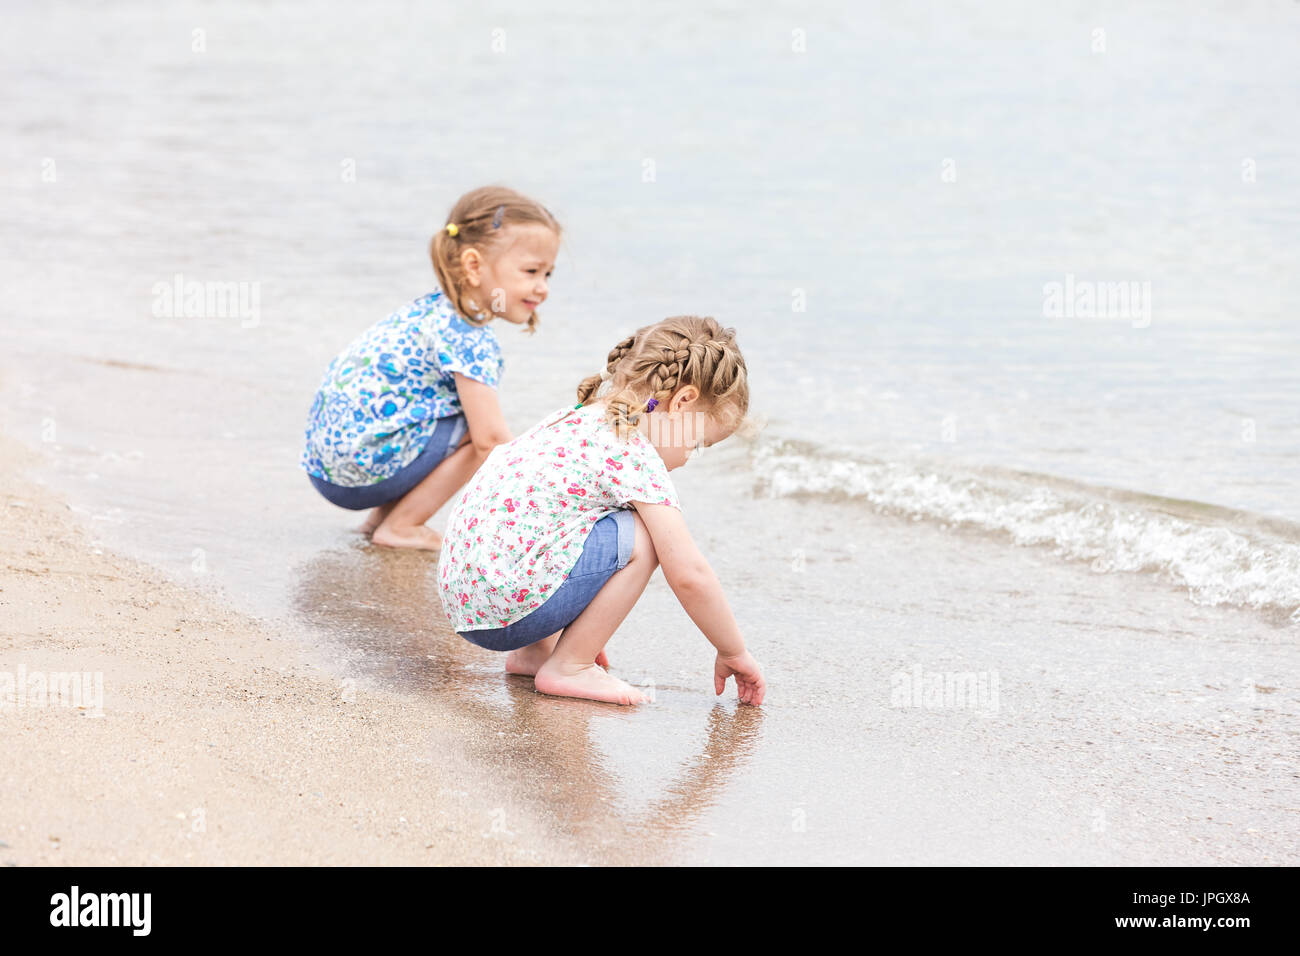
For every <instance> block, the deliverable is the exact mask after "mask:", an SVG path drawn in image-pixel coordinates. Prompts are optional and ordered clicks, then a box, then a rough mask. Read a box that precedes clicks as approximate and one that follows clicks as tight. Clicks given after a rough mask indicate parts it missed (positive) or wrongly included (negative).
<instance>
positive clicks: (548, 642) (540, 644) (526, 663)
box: [506, 631, 560, 677]
mask: <svg viewBox="0 0 1300 956" xmlns="http://www.w3.org/2000/svg"><path fill="white" fill-rule="evenodd" d="M559 639H560V632H559V631H556V632H555V633H554V634H552V635H551V636H550V637H544V638H542V639H541V640H540V641H536V642H534V643H532V644H529V645H528V646H527V647H521V648H519V649H518V650H515V651H511V652H510V653H509V654H507V655H506V673H507V674H523V675H525V676H526V677H532V676H534V675H535V674H536V673H537V671H538V669H539V668H540V667H541V666H542V665H543V664H545V663H546V659H547V658H548V657H550V656H551V652H552V651H554V650H555V644H556V642H557V641H558V640H559Z"/></svg>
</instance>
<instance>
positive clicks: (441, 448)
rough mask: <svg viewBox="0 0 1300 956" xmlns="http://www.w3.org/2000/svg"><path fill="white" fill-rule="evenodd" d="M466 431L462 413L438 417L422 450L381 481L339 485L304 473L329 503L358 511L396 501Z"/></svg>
mask: <svg viewBox="0 0 1300 956" xmlns="http://www.w3.org/2000/svg"><path fill="white" fill-rule="evenodd" d="M467 431H469V424H468V423H467V422H466V421H465V416H464V415H448V416H447V417H445V418H440V419H438V424H437V426H436V427H435V428H434V430H433V434H432V435H430V436H429V440H428V442H426V443H425V446H424V450H423V451H421V452H420V454H419V456H418V457H417V458H416V459H415V460H414V461H413V462H411V463H410V464H409V465H405V466H404V467H403V468H402V470H401V471H399V472H398V473H397V474H395V475H390V476H389V477H387V478H385V479H384V480H383V481H377V482H375V483H374V484H373V485H358V486H357V487H355V488H345V487H343V486H342V485H332V484H330V483H329V482H328V481H326V480H325V479H323V478H317V477H316V476H315V475H308V476H307V477H308V478H310V479H311V483H312V485H314V486H315V488H316V490H317V491H319V492H320V493H321V495H323V496H324V498H325V500H326V501H328V502H329V503H330V504H335V505H338V506H339V507H340V508H347V509H349V510H351V511H361V510H364V509H366V508H378V507H379V506H380V505H386V504H388V503H389V502H390V501H396V500H397V499H398V498H401V497H403V496H404V495H405V494H406V493H407V492H408V491H410V490H411V489H412V488H414V487H415V486H416V485H418V484H419V483H420V482H422V481H424V479H425V478H428V477H429V475H430V474H431V473H432V472H433V469H435V468H437V467H438V466H439V465H440V464H442V460H443V459H444V458H446V457H447V456H448V455H450V454H451V453H452V452H454V451H455V450H456V447H457V446H458V445H459V444H460V440H461V438H462V437H464V435H465V433H466V432H467Z"/></svg>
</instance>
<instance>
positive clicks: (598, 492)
mask: <svg viewBox="0 0 1300 956" xmlns="http://www.w3.org/2000/svg"><path fill="white" fill-rule="evenodd" d="M748 408H749V383H748V380H747V378H746V371H745V360H744V358H743V357H742V356H741V353H740V349H739V347H738V346H737V345H736V340H735V332H734V331H733V330H732V329H724V328H722V327H721V326H720V325H719V324H718V322H717V321H716V320H714V319H712V318H700V317H697V316H678V317H675V318H670V319H665V320H664V321H662V322H659V323H657V324H655V325H650V326H646V327H645V328H642V329H639V330H638V331H637V332H636V334H635V335H630V336H628V337H627V338H625V339H624V340H623V341H621V342H619V343H618V344H617V345H616V346H614V348H613V349H611V350H610V352H609V356H608V358H607V360H606V363H605V368H604V370H603V371H602V372H600V373H599V374H596V375H592V376H589V377H588V378H586V379H584V380H583V381H582V383H581V384H580V385H579V386H578V404H577V405H574V406H572V407H567V406H566V407H565V408H562V409H559V410H557V411H555V412H553V413H552V414H550V415H548V416H547V417H546V418H544V419H543V420H542V421H541V422H539V423H538V424H537V425H535V426H533V428H532V429H530V430H529V431H528V432H526V433H525V434H523V435H521V436H519V437H518V438H516V439H514V440H513V441H511V442H508V443H506V444H504V445H502V446H500V447H498V448H496V449H495V450H494V451H493V452H492V453H491V455H489V456H488V459H487V461H485V462H484V463H483V465H482V466H481V467H480V468H479V470H478V472H477V473H476V474H475V475H474V477H473V478H472V479H471V480H470V482H469V484H468V485H467V486H466V489H465V492H464V494H462V495H461V497H460V500H459V501H458V502H457V504H456V505H455V508H454V509H453V511H452V514H451V516H450V518H448V521H447V531H446V535H445V538H444V542H443V548H442V553H441V555H440V557H439V562H438V581H439V586H440V590H441V594H442V601H443V606H444V608H445V609H446V611H447V616H448V617H449V618H450V620H451V622H452V625H453V627H454V628H455V630H456V632H457V633H458V634H459V635H460V636H461V637H463V638H465V639H466V640H468V641H470V642H471V643H473V644H476V645H478V646H479V647H483V648H487V649H488V650H493V651H502V652H507V657H506V660H505V669H506V671H507V672H508V673H512V674H525V675H530V676H532V677H533V680H534V684H535V686H536V688H537V690H538V691H539V692H541V693H544V694H552V695H556V696H561V697H581V698H587V699H590V700H599V701H608V702H610V703H618V704H636V703H640V702H642V701H644V700H646V699H647V698H646V697H645V695H644V694H642V693H641V692H640V691H638V690H637V689H636V688H635V687H633V686H631V685H630V684H628V683H626V682H624V681H622V680H619V679H618V678H616V677H614V676H613V675H612V674H610V673H608V671H607V670H606V669H605V668H606V667H608V666H609V659H608V657H607V655H606V654H605V645H606V643H607V642H608V641H609V639H610V638H611V637H612V636H613V635H614V632H615V631H616V630H617V629H618V627H619V625H620V624H622V622H623V619H624V618H625V617H626V616H627V614H628V612H629V611H630V610H631V609H632V606H633V605H634V604H635V603H636V602H637V600H638V599H639V598H640V597H641V594H642V592H644V590H645V587H646V584H647V583H648V582H649V580H650V576H651V575H652V574H653V573H654V571H655V569H656V568H660V567H661V568H663V572H664V578H665V579H666V580H667V582H668V585H669V587H671V588H672V590H673V593H674V594H675V595H676V596H677V599H678V600H679V601H680V602H681V604H682V607H683V608H684V609H685V610H686V612H687V614H689V615H690V617H691V619H692V620H693V621H694V622H695V623H696V625H698V626H699V628H700V630H701V631H703V632H704V636H705V637H706V638H708V640H709V641H710V643H712V644H713V645H714V647H715V648H716V649H717V658H716V660H715V662H714V668H713V683H714V692H715V694H721V693H722V691H723V689H724V688H725V686H726V682H727V678H729V677H734V678H735V679H736V688H737V692H738V695H739V698H740V700H741V701H742V702H743V703H747V704H755V705H757V704H761V703H762V700H763V696H764V694H765V684H764V681H763V674H762V671H761V670H760V668H759V665H758V663H757V662H756V661H755V660H754V658H753V657H752V656H751V655H750V653H749V651H748V650H747V649H746V647H745V641H744V638H743V637H742V636H741V633H740V628H739V627H738V626H737V624H736V619H735V617H734V615H733V614H732V612H731V608H730V606H729V605H728V604H727V599H726V596H725V595H724V594H723V591H722V585H721V584H720V583H719V581H718V577H717V575H716V574H714V572H713V570H712V568H710V566H709V563H708V562H707V561H706V560H705V558H704V556H703V555H702V554H701V553H700V550H699V548H698V547H697V546H696V544H695V542H694V541H693V540H692V538H691V535H690V532H689V530H688V529H687V527H686V521H685V518H684V517H683V516H682V510H681V503H680V502H679V501H678V498H677V492H676V490H675V489H674V488H673V484H672V479H671V478H670V477H669V475H668V473H669V472H670V471H672V470H674V469H676V468H680V467H681V466H682V465H684V464H685V463H686V462H687V461H688V460H689V459H690V456H691V453H692V452H693V451H694V450H695V449H696V448H697V447H700V446H701V445H703V446H705V447H708V446H709V445H714V444H717V443H718V442H720V441H722V440H723V439H725V438H727V437H728V436H729V435H731V434H732V433H733V432H734V431H736V429H737V428H738V427H739V426H740V424H741V423H742V421H743V420H744V418H745V416H746V413H747V411H748Z"/></svg>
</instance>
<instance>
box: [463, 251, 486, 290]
mask: <svg viewBox="0 0 1300 956" xmlns="http://www.w3.org/2000/svg"><path fill="white" fill-rule="evenodd" d="M482 264H483V257H482V256H480V255H479V252H478V250H477V249H474V248H469V249H466V250H465V251H464V252H462V253H461V254H460V265H461V268H462V269H464V270H465V278H467V279H468V280H469V282H470V285H473V286H475V287H477V286H478V284H479V282H480V281H481V280H480V279H479V268H480V267H481V266H482Z"/></svg>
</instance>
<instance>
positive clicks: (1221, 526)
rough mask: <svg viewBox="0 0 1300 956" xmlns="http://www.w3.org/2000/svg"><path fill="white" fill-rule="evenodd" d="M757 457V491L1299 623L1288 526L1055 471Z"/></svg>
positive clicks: (1295, 549)
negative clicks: (1134, 578) (1022, 548)
mask: <svg viewBox="0 0 1300 956" xmlns="http://www.w3.org/2000/svg"><path fill="white" fill-rule="evenodd" d="M752 456H753V465H754V469H755V472H756V474H757V489H756V490H757V492H758V493H759V494H765V495H770V496H775V497H785V496H791V497H801V496H815V497H822V498H826V499H828V500H840V501H865V502H867V503H869V504H870V505H871V506H872V507H873V508H874V509H875V510H877V511H879V512H881V513H885V514H894V515H902V516H906V517H909V518H912V519H916V520H922V519H925V520H933V521H937V522H941V523H945V524H950V525H955V526H959V527H962V528H972V529H980V530H983V531H986V532H992V533H995V534H998V535H1002V536H1007V537H1009V538H1010V539H1011V540H1012V541H1014V542H1015V543H1016V544H1019V545H1039V546H1046V547H1050V548H1052V549H1053V551H1054V552H1055V553H1056V554H1057V555H1059V556H1061V557H1063V558H1067V559H1073V560H1079V561H1087V562H1089V564H1090V565H1091V567H1092V568H1093V570H1095V571H1099V572H1110V571H1132V572H1140V573H1149V574H1155V575H1158V576H1160V577H1161V578H1163V579H1165V580H1169V581H1172V582H1173V583H1175V584H1177V585H1179V586H1182V587H1186V588H1187V591H1188V595H1189V597H1190V598H1191V599H1192V600H1193V601H1194V602H1196V603H1197V604H1207V605H1235V606H1239V607H1248V608H1255V609H1258V610H1262V611H1265V612H1266V613H1268V616H1269V617H1270V618H1275V619H1277V620H1282V619H1289V620H1290V621H1291V622H1292V623H1293V624H1298V625H1300V533H1297V529H1296V528H1295V526H1293V525H1290V524H1289V523H1287V522H1283V521H1280V520H1273V519H1268V518H1263V517H1260V516H1252V515H1249V514H1246V513H1243V512H1233V511H1230V510H1228V509H1224V508H1218V507H1215V506H1212V505H1205V504H1202V503H1199V502H1181V501H1176V500H1174V499H1165V498H1157V497H1153V496H1150V495H1143V494H1140V493H1137V492H1124V491H1117V490H1112V489H1105V488H1097V487H1092V486H1088V485H1083V484H1080V483H1077V482H1071V481H1067V480H1064V479H1059V478H1054V477H1052V476H1049V475H1035V474H1033V473H1028V472H999V471H997V470H995V469H988V468H970V469H967V470H965V471H957V470H954V469H952V468H950V467H948V466H946V465H945V466H942V467H926V466H925V465H924V464H923V463H919V462H902V461H880V460H871V459H866V458H858V457H853V456H852V455H847V454H837V453H832V452H828V451H827V450H825V449H822V448H820V447H818V446H816V445H812V444H809V443H806V442H798V441H790V440H776V441H770V440H769V441H760V442H758V443H757V444H756V445H755V446H754V448H753V451H752ZM1228 525H1231V526H1228Z"/></svg>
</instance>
